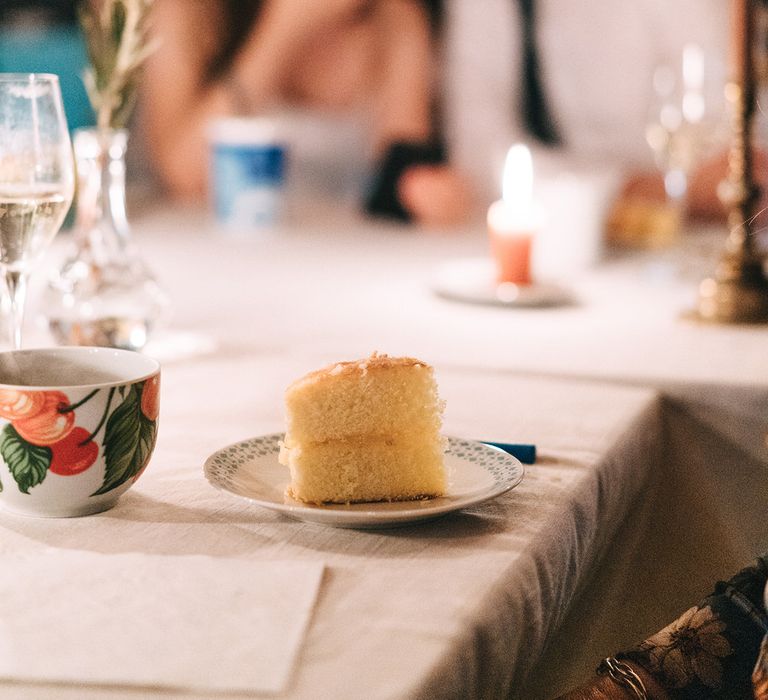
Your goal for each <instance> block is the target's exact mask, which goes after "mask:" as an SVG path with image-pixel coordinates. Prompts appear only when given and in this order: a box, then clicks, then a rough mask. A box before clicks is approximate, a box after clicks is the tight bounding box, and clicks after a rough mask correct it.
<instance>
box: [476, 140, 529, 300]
mask: <svg viewBox="0 0 768 700" xmlns="http://www.w3.org/2000/svg"><path fill="white" fill-rule="evenodd" d="M501 193H502V196H501V199H500V200H498V201H497V202H494V203H493V204H492V205H491V206H490V208H489V209H488V235H489V238H490V243H491V253H492V254H493V257H494V259H495V260H496V270H497V275H496V280H497V282H499V283H503V282H511V283H514V284H520V285H524V284H530V283H531V244H532V242H533V236H534V234H535V233H536V230H537V229H538V227H539V221H538V217H537V215H536V211H535V208H534V202H533V163H532V161H531V152H530V151H529V150H528V148H527V147H526V146H524V145H523V144H515V145H514V146H512V148H510V149H509V153H507V160H506V162H505V164H504V177H503V180H502V188H501Z"/></svg>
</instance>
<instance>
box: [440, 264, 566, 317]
mask: <svg viewBox="0 0 768 700" xmlns="http://www.w3.org/2000/svg"><path fill="white" fill-rule="evenodd" d="M495 274H496V271H495V268H494V264H493V261H492V260H490V259H488V258H463V259H459V260H451V261H448V262H445V263H443V264H442V265H441V266H440V267H439V268H438V270H437V273H436V274H435V277H434V279H433V280H432V291H434V292H435V294H437V295H438V296H440V297H443V298H444V299H450V300H451V301H463V302H467V303H470V304H490V305H492V306H511V307H519V308H525V307H531V308H543V307H547V306H564V305H567V304H572V303H573V302H574V299H573V297H572V295H571V294H570V292H568V290H566V289H564V288H563V287H561V286H559V285H557V284H551V283H547V282H534V283H533V284H528V285H518V284H512V283H509V282H505V283H502V284H498V283H497V282H496V281H495V280H494V277H495Z"/></svg>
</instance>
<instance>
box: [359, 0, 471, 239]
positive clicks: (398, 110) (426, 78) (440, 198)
mask: <svg viewBox="0 0 768 700" xmlns="http://www.w3.org/2000/svg"><path fill="white" fill-rule="evenodd" d="M375 12H376V15H375V18H374V19H375V22H376V27H377V39H378V44H379V45H378V49H377V53H378V55H380V56H381V63H380V69H379V73H378V75H377V76H376V80H377V83H378V90H377V91H376V94H375V96H374V143H373V149H374V154H375V155H376V156H377V157H378V158H379V159H386V157H387V153H388V151H389V149H390V148H391V147H392V145H393V144H398V143H404V144H411V145H416V146H417V149H416V150H418V146H429V145H434V146H438V145H439V150H442V144H438V142H439V141H440V139H439V134H436V133H435V127H434V112H433V106H434V98H435V87H436V86H437V84H438V81H437V70H436V60H435V59H436V53H435V46H434V43H433V37H432V31H431V29H430V26H429V21H428V18H427V16H426V13H425V11H424V9H423V8H422V7H421V6H420V4H419V3H416V2H413V1H412V0H389V1H388V2H386V3H379V5H377V7H376V11H375ZM432 150H434V149H430V148H429V147H427V148H425V149H424V151H425V153H430V159H431V157H432V156H433V155H434V154H433V153H431V151H432ZM393 186H394V188H395V193H396V196H397V199H398V200H399V202H400V204H401V205H402V207H403V209H404V210H405V211H406V212H407V213H408V215H409V216H410V217H411V218H412V219H413V220H415V221H417V222H418V223H422V224H426V225H428V226H431V225H434V226H444V225H452V224H456V223H460V222H462V221H464V220H466V218H467V217H468V214H469V212H470V209H471V207H472V195H471V192H470V187H469V184H468V181H467V180H466V178H464V177H462V176H461V175H460V174H459V173H458V172H457V170H456V169H455V168H454V167H453V166H452V165H451V164H450V163H449V162H447V161H446V162H443V163H440V164H435V163H432V162H425V163H423V164H420V163H415V164H413V165H410V166H408V167H406V168H405V169H404V170H403V172H402V173H401V175H400V176H399V178H398V181H397V182H396V183H394V185H393Z"/></svg>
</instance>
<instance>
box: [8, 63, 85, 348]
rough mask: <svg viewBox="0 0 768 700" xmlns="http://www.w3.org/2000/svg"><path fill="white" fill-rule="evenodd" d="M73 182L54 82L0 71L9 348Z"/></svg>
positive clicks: (18, 343) (18, 340)
mask: <svg viewBox="0 0 768 700" xmlns="http://www.w3.org/2000/svg"><path fill="white" fill-rule="evenodd" d="M74 181H75V173H74V162H73V156H72V146H71V144H70V140H69V131H68V129H67V122H66V118H65V116H64V107H63V105H62V101H61V90H60V88H59V80H58V78H57V77H56V76H55V75H44V74H35V73H23V74H16V73H0V272H2V275H3V277H4V278H5V286H6V293H7V295H8V297H9V302H10V303H9V304H7V305H6V306H7V307H8V308H9V310H10V315H11V318H10V321H11V332H12V343H13V346H14V348H17V349H18V348H19V347H21V329H22V323H23V319H24V302H25V298H26V288H27V278H28V276H29V274H30V272H31V270H32V269H33V268H34V266H35V265H36V264H37V262H38V261H39V260H40V258H41V257H42V254H43V252H44V251H45V249H46V248H47V247H48V245H49V244H50V242H51V240H52V239H53V237H54V236H55V235H56V233H57V232H58V230H59V229H60V228H61V224H62V222H63V221H64V217H65V216H66V214H67V210H68V209H69V206H70V204H71V203H72V196H73V192H74Z"/></svg>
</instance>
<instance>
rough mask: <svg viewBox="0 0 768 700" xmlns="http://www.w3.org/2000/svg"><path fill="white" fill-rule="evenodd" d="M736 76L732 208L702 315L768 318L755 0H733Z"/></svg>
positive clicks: (724, 194)
mask: <svg viewBox="0 0 768 700" xmlns="http://www.w3.org/2000/svg"><path fill="white" fill-rule="evenodd" d="M732 14H733V35H732V52H733V71H734V74H733V75H734V77H733V81H732V82H731V83H730V84H729V85H728V86H727V88H726V99H727V100H728V103H729V106H730V108H731V114H732V115H733V135H732V141H731V149H730V154H729V158H728V177H727V180H726V181H725V182H724V183H722V185H721V187H720V191H719V195H720V198H721V201H722V202H723V204H725V206H726V207H727V208H728V228H729V231H730V232H729V234H728V239H727V241H726V244H725V250H724V251H723V254H722V257H721V259H720V263H719V264H718V266H717V269H716V270H715V274H714V277H711V278H709V279H705V280H704V281H703V282H702V283H701V285H700V287H699V306H698V316H699V318H701V319H702V320H704V321H714V322H717V323H766V322H768V278H767V277H766V274H765V270H764V266H763V261H762V259H761V257H760V255H759V254H758V252H757V250H756V249H755V237H754V231H753V218H754V215H755V205H756V204H757V202H758V201H759V199H760V188H759V187H758V186H757V183H756V182H755V179H754V165H753V160H752V122H753V119H754V112H755V86H756V73H755V60H754V53H753V50H754V36H755V22H756V15H755V6H754V2H753V0H733V4H732Z"/></svg>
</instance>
